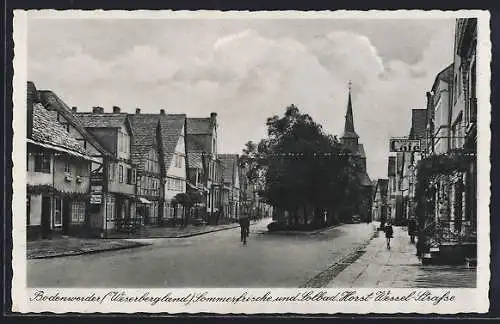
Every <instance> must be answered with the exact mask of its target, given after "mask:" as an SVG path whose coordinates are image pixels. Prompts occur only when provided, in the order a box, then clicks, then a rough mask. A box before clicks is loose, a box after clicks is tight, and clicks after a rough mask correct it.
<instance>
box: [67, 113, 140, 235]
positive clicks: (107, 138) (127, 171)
mask: <svg viewBox="0 0 500 324" xmlns="http://www.w3.org/2000/svg"><path fill="white" fill-rule="evenodd" d="M76 116H77V117H78V119H79V121H80V123H81V124H82V125H83V126H84V127H85V129H86V130H87V131H88V132H89V133H90V134H92V136H94V137H95V138H96V139H97V140H98V141H99V143H100V144H101V145H102V146H103V147H104V148H105V149H106V150H107V151H109V152H110V154H111V156H112V159H110V160H109V163H108V164H107V168H106V169H103V170H101V171H100V172H98V173H96V175H97V178H99V179H101V177H105V178H106V180H105V183H106V190H105V191H104V192H100V187H101V184H100V183H99V182H97V181H96V183H95V185H94V187H95V188H96V189H95V192H93V193H92V195H93V197H94V198H91V205H94V206H92V207H91V209H92V212H93V213H97V214H103V215H104V224H103V228H104V232H108V231H129V230H130V229H131V228H132V227H137V226H140V222H141V220H140V219H137V218H136V199H135V190H136V189H135V185H136V168H135V165H133V164H132V160H131V143H132V141H133V132H132V128H131V125H130V121H129V119H128V116H127V114H126V113H122V112H121V110H120V108H119V107H116V106H115V107H113V111H112V112H104V108H102V107H93V108H92V112H90V113H86V112H85V113H82V112H76ZM101 174H102V175H101Z"/></svg>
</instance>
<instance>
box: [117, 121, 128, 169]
mask: <svg viewBox="0 0 500 324" xmlns="http://www.w3.org/2000/svg"><path fill="white" fill-rule="evenodd" d="M130 135H131V134H130V132H129V131H128V129H127V127H125V125H123V126H122V127H121V128H119V129H118V130H117V137H118V138H117V141H116V145H117V156H118V159H124V160H130V145H131V136H130Z"/></svg>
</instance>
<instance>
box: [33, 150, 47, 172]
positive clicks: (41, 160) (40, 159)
mask: <svg viewBox="0 0 500 324" xmlns="http://www.w3.org/2000/svg"><path fill="white" fill-rule="evenodd" d="M35 172H43V173H50V156H49V155H46V154H43V153H35Z"/></svg>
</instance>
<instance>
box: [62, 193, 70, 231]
mask: <svg viewBox="0 0 500 324" xmlns="http://www.w3.org/2000/svg"><path fill="white" fill-rule="evenodd" d="M62 204H63V205H62V215H63V219H62V232H63V234H69V230H70V227H69V224H70V222H71V200H69V199H63V202H62Z"/></svg>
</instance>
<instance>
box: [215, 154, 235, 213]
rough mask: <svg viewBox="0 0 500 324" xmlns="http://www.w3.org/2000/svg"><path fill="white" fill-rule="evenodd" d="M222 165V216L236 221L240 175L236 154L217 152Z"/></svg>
mask: <svg viewBox="0 0 500 324" xmlns="http://www.w3.org/2000/svg"><path fill="white" fill-rule="evenodd" d="M219 158H220V160H221V166H222V184H223V189H224V190H223V196H224V200H223V208H224V216H225V217H226V218H228V219H229V220H230V221H237V220H238V217H239V213H240V175H239V171H240V168H239V165H238V162H239V157H238V155H237V154H219Z"/></svg>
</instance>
